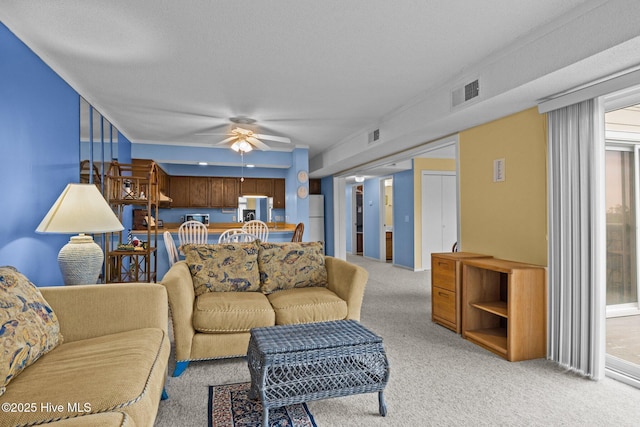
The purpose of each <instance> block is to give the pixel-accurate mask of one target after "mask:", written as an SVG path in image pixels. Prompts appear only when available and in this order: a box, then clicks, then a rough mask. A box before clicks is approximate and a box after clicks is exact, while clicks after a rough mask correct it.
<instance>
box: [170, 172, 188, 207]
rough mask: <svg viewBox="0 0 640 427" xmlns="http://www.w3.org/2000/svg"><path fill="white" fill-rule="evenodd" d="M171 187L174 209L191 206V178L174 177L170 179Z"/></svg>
mask: <svg viewBox="0 0 640 427" xmlns="http://www.w3.org/2000/svg"><path fill="white" fill-rule="evenodd" d="M169 187H170V190H171V191H170V192H169V194H170V195H171V198H172V199H173V203H172V204H171V206H172V207H177V208H186V207H189V206H191V205H190V204H189V177H188V176H172V177H170V178H169Z"/></svg>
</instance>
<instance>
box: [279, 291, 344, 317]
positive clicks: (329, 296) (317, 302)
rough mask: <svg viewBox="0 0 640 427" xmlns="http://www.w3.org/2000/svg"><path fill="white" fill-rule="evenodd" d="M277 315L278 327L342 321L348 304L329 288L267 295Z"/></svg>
mask: <svg viewBox="0 0 640 427" xmlns="http://www.w3.org/2000/svg"><path fill="white" fill-rule="evenodd" d="M267 298H269V302H270V303H271V305H272V306H273V309H274V311H275V313H276V325H289V324H295V323H310V322H323V321H329V320H342V319H345V318H346V317H347V303H346V302H345V301H344V300H342V299H341V298H340V297H339V296H337V295H336V294H334V293H333V292H331V291H330V290H329V289H327V288H322V287H309V288H301V289H289V290H284V291H278V292H274V293H272V294H269V295H267Z"/></svg>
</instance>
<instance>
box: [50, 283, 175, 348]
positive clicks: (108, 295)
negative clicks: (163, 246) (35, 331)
mask: <svg viewBox="0 0 640 427" xmlns="http://www.w3.org/2000/svg"><path fill="white" fill-rule="evenodd" d="M39 290H40V292H41V293H42V295H43V296H44V298H45V299H46V300H47V302H48V303H49V304H50V305H51V308H52V309H53V312H54V313H55V314H56V316H57V317H58V320H59V321H60V331H61V332H62V335H63V337H64V342H72V341H78V340H82V339H86V338H92V337H99V336H103V335H109V334H113V333H117V332H124V331H131V330H135V329H140V328H159V329H162V330H164V331H165V332H166V331H167V329H168V322H169V318H168V302H167V292H166V291H165V289H164V288H163V287H162V286H160V285H157V284H155V283H119V284H106V285H78V286H55V287H42V288H39Z"/></svg>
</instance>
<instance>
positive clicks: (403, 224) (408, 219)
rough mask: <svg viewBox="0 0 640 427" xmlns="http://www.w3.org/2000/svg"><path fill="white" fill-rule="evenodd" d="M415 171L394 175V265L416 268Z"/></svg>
mask: <svg viewBox="0 0 640 427" xmlns="http://www.w3.org/2000/svg"><path fill="white" fill-rule="evenodd" d="M413 224H414V200H413V170H408V171H404V172H399V173H397V174H395V175H393V263H394V264H395V265H401V266H403V267H408V268H410V269H412V270H413V268H414V248H413V246H414V233H413V232H414V225H413Z"/></svg>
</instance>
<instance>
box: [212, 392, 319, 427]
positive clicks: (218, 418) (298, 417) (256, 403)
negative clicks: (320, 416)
mask: <svg viewBox="0 0 640 427" xmlns="http://www.w3.org/2000/svg"><path fill="white" fill-rule="evenodd" d="M250 386H251V385H250V384H249V383H241V384H226V385H214V386H209V427H240V426H242V427H253V426H261V425H262V404H261V403H260V400H258V399H256V400H252V399H249V388H250ZM269 425H270V426H277V427H284V426H287V427H317V425H316V422H315V421H314V419H313V415H311V412H309V408H307V405H306V404H305V403H299V404H295V405H288V406H284V407H281V408H272V409H270V410H269Z"/></svg>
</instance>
